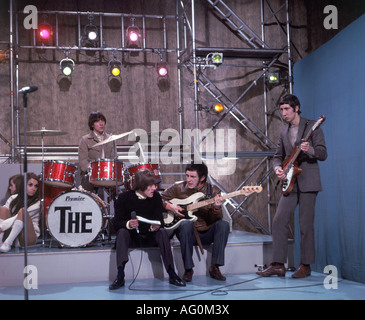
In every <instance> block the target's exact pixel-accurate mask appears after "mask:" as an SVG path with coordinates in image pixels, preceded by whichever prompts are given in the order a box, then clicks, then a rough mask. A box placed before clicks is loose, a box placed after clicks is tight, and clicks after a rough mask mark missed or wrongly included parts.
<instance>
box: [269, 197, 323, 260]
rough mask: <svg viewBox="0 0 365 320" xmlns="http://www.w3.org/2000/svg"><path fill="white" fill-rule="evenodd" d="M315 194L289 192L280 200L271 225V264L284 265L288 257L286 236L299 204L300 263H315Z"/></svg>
mask: <svg viewBox="0 0 365 320" xmlns="http://www.w3.org/2000/svg"><path fill="white" fill-rule="evenodd" d="M316 198H317V192H307V193H302V192H291V193H290V194H289V195H288V196H282V197H281V198H280V201H279V204H278V208H277V210H276V213H275V217H274V220H273V223H272V237H273V262H279V263H285V262H286V260H287V256H288V234H289V224H290V220H291V217H292V216H293V214H294V212H295V208H296V206H297V205H298V204H299V225H300V259H301V261H300V262H301V263H304V264H313V263H314V262H315V247H314V207H315V204H316Z"/></svg>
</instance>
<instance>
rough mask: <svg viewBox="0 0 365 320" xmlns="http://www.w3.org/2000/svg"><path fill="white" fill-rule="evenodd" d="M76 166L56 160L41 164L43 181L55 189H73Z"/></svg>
mask: <svg viewBox="0 0 365 320" xmlns="http://www.w3.org/2000/svg"><path fill="white" fill-rule="evenodd" d="M75 173H76V166H75V165H73V164H71V163H68V162H64V161H56V160H48V161H44V162H43V181H44V183H45V184H49V185H52V186H56V187H61V188H62V187H63V188H73V187H74V186H75Z"/></svg>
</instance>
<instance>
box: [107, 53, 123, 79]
mask: <svg viewBox="0 0 365 320" xmlns="http://www.w3.org/2000/svg"><path fill="white" fill-rule="evenodd" d="M108 69H109V72H110V73H111V75H113V76H114V77H119V76H120V74H121V71H122V63H121V62H120V61H119V60H118V59H117V58H116V57H114V59H113V60H110V61H109V64H108Z"/></svg>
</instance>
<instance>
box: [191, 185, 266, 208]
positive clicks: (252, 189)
mask: <svg viewBox="0 0 365 320" xmlns="http://www.w3.org/2000/svg"><path fill="white" fill-rule="evenodd" d="M261 190H262V187H261V186H253V187H247V188H245V187H244V188H242V189H241V190H238V191H234V192H231V193H227V194H224V195H222V198H223V199H224V200H226V199H228V198H233V197H237V196H240V195H246V196H248V195H250V194H251V193H254V192H257V193H259V192H261ZM213 203H214V198H212V199H207V200H203V201H200V202H197V203H192V204H190V205H188V207H187V210H188V211H194V210H197V209H199V208H202V207H205V206H209V205H211V204H213Z"/></svg>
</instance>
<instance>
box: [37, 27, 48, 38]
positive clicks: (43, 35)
mask: <svg viewBox="0 0 365 320" xmlns="http://www.w3.org/2000/svg"><path fill="white" fill-rule="evenodd" d="M39 35H40V37H41V38H42V39H48V38H49V36H50V32H49V30H47V29H41V30H40V31H39Z"/></svg>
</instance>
